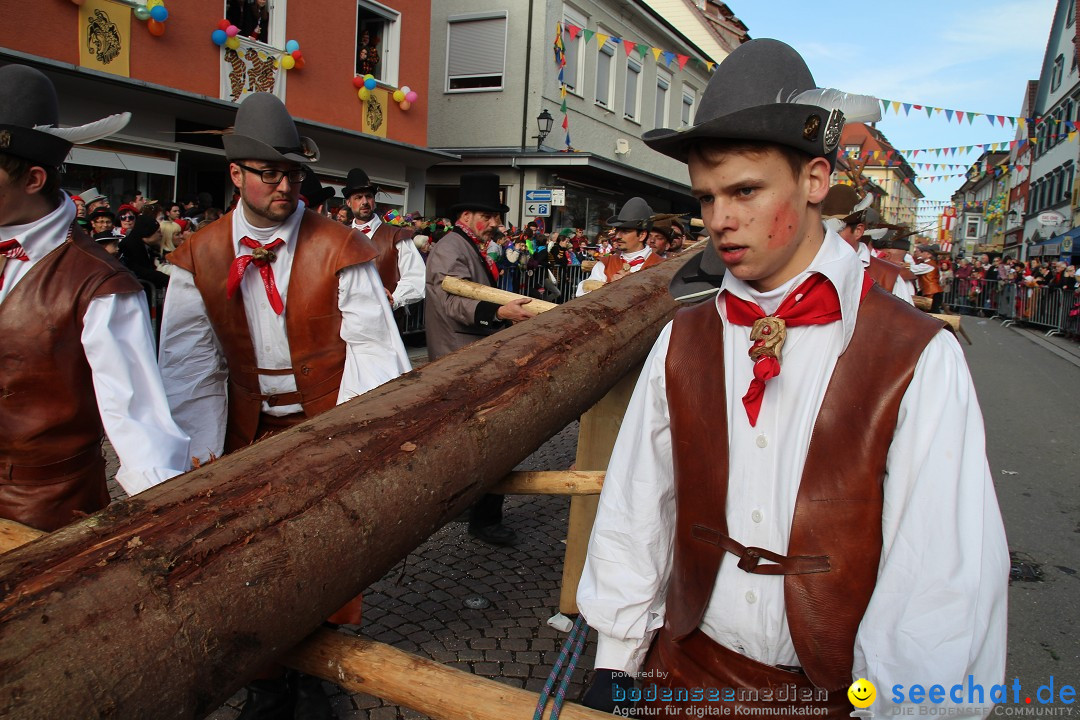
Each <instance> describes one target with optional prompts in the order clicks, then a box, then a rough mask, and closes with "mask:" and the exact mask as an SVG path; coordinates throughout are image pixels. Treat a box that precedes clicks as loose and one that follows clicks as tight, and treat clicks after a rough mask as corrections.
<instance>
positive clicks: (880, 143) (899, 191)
mask: <svg viewBox="0 0 1080 720" xmlns="http://www.w3.org/2000/svg"><path fill="white" fill-rule="evenodd" d="M838 152H839V153H840V155H841V156H843V158H845V160H846V161H847V162H848V163H849V164H851V165H854V166H860V165H861V166H862V176H863V177H864V178H865V179H867V180H869V181H870V182H871V183H873V185H875V186H877V188H879V189H880V196H879V198H878V200H877V201H875V207H877V208H878V211H879V212H880V213H881V217H882V219H883V220H884V221H885V222H889V223H894V224H897V225H907V226H909V227H912V228H914V226H915V222H916V215H917V213H918V205H919V200H920V199H921V198H922V197H923V193H922V191H921V190H919V187H918V185H916V184H915V171H914V170H913V169H912V168H911V165H909V164H908V161H907V159H906V158H904V156H903V155H902V154H900V153H899V152H897V150H896V148H894V147H893V146H892V144H891V143H890V142H889V140H888V138H886V137H885V135H884V134H883V133H882V132H881V131H880V130H878V129H877V128H875V127H873V126H872V125H867V124H866V123H849V124H847V125H845V126H844V131H843V133H842V134H841V135H840V149H839V151H838ZM864 161H865V162H864Z"/></svg>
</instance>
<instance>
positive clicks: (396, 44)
mask: <svg viewBox="0 0 1080 720" xmlns="http://www.w3.org/2000/svg"><path fill="white" fill-rule="evenodd" d="M400 21H401V13H399V12H398V11H397V10H391V9H390V8H388V7H386V6H385V5H380V4H379V3H377V2H373V1H372V0H357V3H356V74H357V75H369V74H370V75H374V76H375V79H376V80H379V81H380V82H383V83H385V84H387V85H390V86H392V87H397V84H398V56H399V54H400V48H401V22H400Z"/></svg>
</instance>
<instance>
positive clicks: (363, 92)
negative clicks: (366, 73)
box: [356, 88, 371, 102]
mask: <svg viewBox="0 0 1080 720" xmlns="http://www.w3.org/2000/svg"><path fill="white" fill-rule="evenodd" d="M356 96H357V97H358V98H360V99H361V100H363V101H364V102H367V99H368V98H369V97H371V91H370V90H368V89H367V88H360V89H359V90H357V91H356Z"/></svg>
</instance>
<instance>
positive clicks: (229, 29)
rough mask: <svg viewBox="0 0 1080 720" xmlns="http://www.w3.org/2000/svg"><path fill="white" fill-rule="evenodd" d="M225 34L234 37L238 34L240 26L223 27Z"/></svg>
mask: <svg viewBox="0 0 1080 720" xmlns="http://www.w3.org/2000/svg"><path fill="white" fill-rule="evenodd" d="M225 34H226V35H228V36H229V37H236V36H237V35H239V34H240V28H238V27H236V26H235V25H230V26H229V27H227V28H225Z"/></svg>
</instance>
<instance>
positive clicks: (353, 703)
mask: <svg viewBox="0 0 1080 720" xmlns="http://www.w3.org/2000/svg"><path fill="white" fill-rule="evenodd" d="M577 428H578V424H577V423H576V422H575V423H572V424H571V425H569V426H567V427H566V428H565V429H564V430H563V431H562V432H561V433H559V434H558V435H556V436H555V437H554V438H552V439H551V440H549V441H548V442H547V443H545V444H544V445H543V446H542V447H541V448H540V449H539V450H537V451H536V452H535V453H533V454H532V455H531V456H529V457H528V458H527V459H526V460H525V461H524V462H522V463H521V464H520V465H519V466H518V469H519V470H559V469H566V468H568V467H569V466H570V464H571V463H572V462H573V460H574V455H575V452H576V448H577ZM109 455H110V456H111V451H110V452H109ZM110 468H111V469H112V470H113V471H115V459H113V462H112V464H111V465H110ZM111 475H112V472H110V476H111ZM113 489H114V490H115V491H116V493H117V494H119V489H118V488H116V487H115V485H114V486H113ZM569 505H570V503H569V500H568V499H567V498H565V497H551V496H513V497H508V498H507V500H506V505H505V519H506V521H507V523H509V524H510V525H511V526H512V527H514V529H515V530H516V531H517V533H518V543H517V545H516V546H515V547H513V548H495V547H492V546H489V545H485V544H484V543H481V542H478V541H476V540H474V539H473V538H472V537H470V536H469V534H468V532H467V531H466V523H464V522H460V521H453V522H450V523H448V524H447V525H445V526H443V527H442V528H441V529H440V530H439V531H437V532H436V533H435V534H434V535H432V536H431V537H430V538H429V539H428V541H427V542H426V543H425V544H424V545H422V546H420V547H419V548H417V550H416V551H415V552H413V553H412V554H411V555H410V556H409V557H408V558H406V559H405V560H404V561H403V562H401V563H399V564H398V566H397V567H395V568H393V569H392V570H391V571H390V572H389V573H387V575H386V576H385V577H384V578H383V579H381V580H380V581H379V582H377V583H375V584H373V585H371V586H370V587H369V588H368V589H367V591H366V592H365V593H364V624H363V625H362V626H361V627H360V628H359V629H358V630H357V629H356V628H347V629H345V630H347V631H351V632H356V633H358V634H363V635H364V636H366V637H370V638H373V639H375V640H378V641H380V642H385V643H387V644H389V645H393V646H394V647H397V648H400V649H402V650H406V651H408V652H412V653H416V654H417V655H420V656H423V657H428V658H431V659H432V660H436V661H438V662H441V663H444V664H446V665H449V666H451V667H456V668H460V669H462V670H466V671H468V672H472V673H474V674H476V675H481V676H484V677H489V678H493V679H495V680H498V681H499V682H503V683H506V684H508V685H512V686H514V687H519V688H525V689H527V690H531V691H536V692H539V690H540V688H541V687H542V686H543V684H544V680H545V679H546V678H547V675H548V673H549V672H550V670H551V666H552V663H553V662H554V660H555V657H556V656H557V654H558V651H559V648H560V647H561V646H562V642H563V640H564V639H565V633H560V632H557V631H556V630H553V629H552V628H550V627H548V626H547V625H546V621H547V619H548V618H549V617H551V616H552V615H554V614H555V613H556V612H558V605H559V587H560V584H561V580H562V557H563V549H564V547H565V537H566V522H567V514H568V509H569ZM476 596H480V597H483V598H485V599H486V600H488V601H489V602H490V605H489V606H488V607H487V608H486V609H483V610H473V609H469V608H467V607H465V605H464V601H465V599H467V598H471V597H476ZM592 639H593V642H591V643H590V644H589V647H588V648H587V650H586V653H585V655H584V656H583V657H582V659H581V662H580V664H579V667H578V670H577V671H576V672H575V673H574V675H573V677H572V683H571V686H570V689H569V691H568V694H567V697H569V698H577V697H579V696H580V693H581V690H582V682H583V676H584V672H585V669H586V668H591V667H592V658H593V654H594V652H595V635H594V636H593V638H592ZM324 687H325V688H326V690H327V693H328V694H329V695H330V696H331V702H332V704H333V707H334V709H335V711H336V713H337V716H338V718H340V719H341V720H346V719H348V720H396V719H399V718H400V719H403V720H417V719H419V718H424V717H426V716H425V715H422V714H420V713H417V712H415V711H412V710H409V709H407V708H402V707H397V706H392V705H388V704H386V703H384V702H382V701H381V700H379V699H378V698H375V697H371V696H369V695H364V694H347V693H345V692H344V691H342V690H341V689H340V688H337V687H336V686H333V685H330V684H329V683H324ZM243 698H244V692H243V691H240V692H238V693H237V694H236V695H235V696H234V697H232V698H230V700H229V701H228V702H227V703H226V704H225V705H224V706H222V707H221V708H220V709H219V710H217V711H216V712H214V713H213V714H212V715H210V718H212V719H213V720H232V719H233V718H235V717H236V716H237V715H238V714H239V711H238V708H239V707H240V705H241V704H242V702H243Z"/></svg>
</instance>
